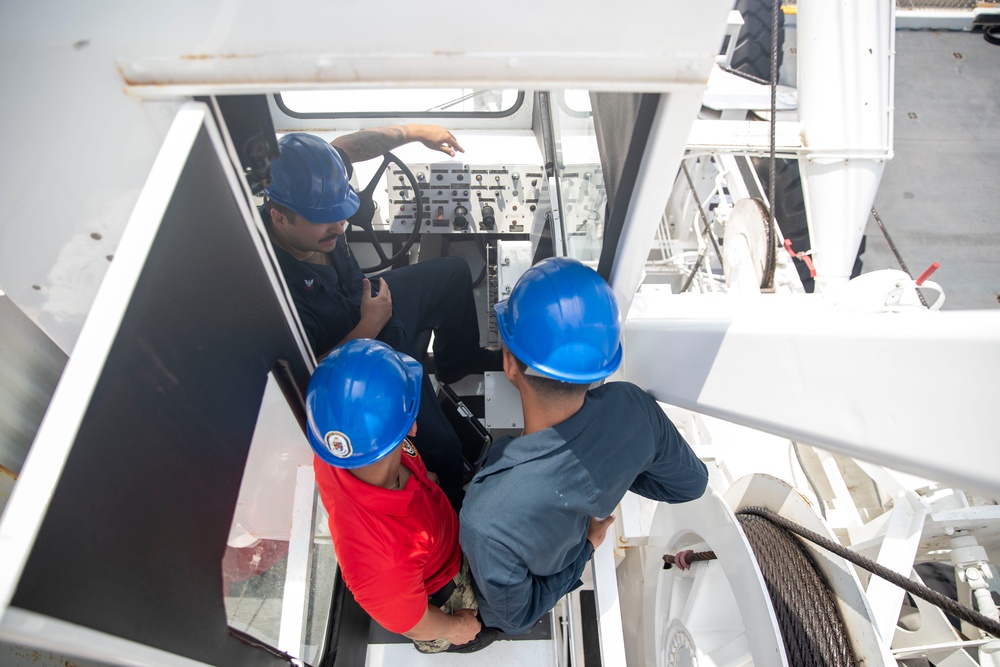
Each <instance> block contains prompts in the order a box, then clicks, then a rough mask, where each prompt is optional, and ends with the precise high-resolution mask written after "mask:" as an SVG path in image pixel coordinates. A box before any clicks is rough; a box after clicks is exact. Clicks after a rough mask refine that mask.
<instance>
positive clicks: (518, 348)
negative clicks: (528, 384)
mask: <svg viewBox="0 0 1000 667" xmlns="http://www.w3.org/2000/svg"><path fill="white" fill-rule="evenodd" d="M493 310H494V311H495V312H496V315H497V326H498V328H499V329H500V337H501V338H503V342H504V344H505V345H506V346H507V349H509V350H510V351H511V352H512V353H513V354H514V356H515V357H517V358H518V359H520V360H521V361H523V362H524V363H525V364H527V366H528V367H529V368H532V369H534V370H535V371H537V372H538V373H540V374H542V375H544V376H546V377H550V378H553V379H555V380H561V381H563V382H572V383H574V384H589V383H591V382H595V381H597V380H600V379H602V378H606V377H607V376H609V375H611V374H612V373H614V372H615V369H616V368H618V365H619V364H620V363H621V360H622V346H621V333H622V324H621V313H620V312H619V310H618V303H617V302H616V301H615V295H614V293H613V292H612V291H611V287H610V286H609V285H608V283H607V282H605V280H604V279H603V278H601V276H600V275H598V273H597V272H596V271H594V270H593V269H591V268H590V267H588V266H584V265H583V264H581V263H580V262H578V261H577V260H575V259H570V258H568V257H552V258H549V259H546V260H543V261H541V262H539V263H538V264H535V265H534V266H532V267H531V268H530V269H528V270H527V271H525V272H524V275H522V276H521V278H520V279H519V280H518V281H517V284H516V285H514V290H513V291H512V292H511V294H510V298H509V299H506V300H504V301H501V302H499V303H497V304H496V305H495V306H494V307H493Z"/></svg>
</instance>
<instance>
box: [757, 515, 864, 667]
mask: <svg viewBox="0 0 1000 667" xmlns="http://www.w3.org/2000/svg"><path fill="white" fill-rule="evenodd" d="M737 519H738V520H739V522H740V526H741V527H742V528H743V532H744V534H745V535H746V537H747V541H749V542H750V546H751V547H752V548H753V552H754V556H755V557H756V559H757V565H758V567H759V568H760V571H761V574H762V576H763V577H764V582H765V584H766V585H767V591H768V594H769V596H770V598H771V605H772V608H773V609H774V614H775V617H776V619H777V621H778V627H779V629H780V630H781V637H782V641H783V643H784V645H785V653H786V654H787V657H788V664H789V665H795V666H796V667H856V665H857V660H856V658H855V656H854V652H853V649H852V648H851V644H850V637H849V635H848V633H847V630H846V628H845V627H844V621H843V619H842V618H841V616H840V612H839V610H838V609H837V606H836V603H835V601H834V597H833V594H832V593H831V591H830V589H829V587H828V586H827V584H826V582H825V581H824V580H823V578H822V576H821V575H820V573H819V571H818V570H817V569H816V566H815V564H814V563H813V561H812V559H811V558H810V557H809V555H808V553H807V552H806V550H805V549H804V548H803V546H802V544H801V543H799V542H798V540H796V539H794V538H793V537H792V536H791V535H789V534H788V532H787V531H785V530H782V529H781V528H779V527H778V526H776V525H774V524H773V523H771V522H770V521H768V520H767V519H766V518H763V517H760V516H757V515H754V514H744V513H738V514H737Z"/></svg>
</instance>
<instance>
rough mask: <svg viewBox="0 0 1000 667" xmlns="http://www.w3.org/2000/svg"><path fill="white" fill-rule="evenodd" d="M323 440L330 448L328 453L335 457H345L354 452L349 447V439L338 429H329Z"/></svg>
mask: <svg viewBox="0 0 1000 667" xmlns="http://www.w3.org/2000/svg"><path fill="white" fill-rule="evenodd" d="M324 442H326V448H327V449H328V450H330V453H331V454H333V455H334V456H336V457H337V458H340V459H346V458H347V457H348V456H350V455H351V454H352V453H353V452H354V449H353V448H352V447H351V439H350V438H348V437H347V436H346V435H344V434H343V433H341V432H340V431H330V432H329V433H327V434H326V438H324Z"/></svg>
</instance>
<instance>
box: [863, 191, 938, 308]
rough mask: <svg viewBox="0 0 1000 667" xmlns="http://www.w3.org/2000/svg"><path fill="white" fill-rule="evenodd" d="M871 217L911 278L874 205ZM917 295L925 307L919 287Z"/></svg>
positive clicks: (904, 271) (925, 302)
mask: <svg viewBox="0 0 1000 667" xmlns="http://www.w3.org/2000/svg"><path fill="white" fill-rule="evenodd" d="M872 217H873V218H875V222H876V224H878V228H879V229H881V230H882V236H884V237H885V240H886V243H888V244H889V249H890V250H892V254H893V255H895V256H896V261H897V262H899V266H900V268H901V269H903V273H905V274H906V275H908V276H910V278H911V279H912V278H913V274H912V273H910V270H909V269H908V268H907V267H906V262H904V261H903V256H902V255H901V254H899V249H898V248H896V244H895V243H893V241H892V237H891V236H889V230H888V229H886V228H885V225H884V224H883V223H882V218H881V217H880V216H879V214H878V211H876V210H875V207H874V206H872ZM917 296H918V297H919V298H920V303H922V304H924V308H927V299H925V298H924V295H923V292H921V291H920V289H917Z"/></svg>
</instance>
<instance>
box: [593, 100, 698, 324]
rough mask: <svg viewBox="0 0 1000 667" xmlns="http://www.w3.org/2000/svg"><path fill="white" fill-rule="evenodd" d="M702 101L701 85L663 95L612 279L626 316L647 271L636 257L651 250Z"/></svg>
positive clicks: (633, 196) (637, 180)
mask: <svg viewBox="0 0 1000 667" xmlns="http://www.w3.org/2000/svg"><path fill="white" fill-rule="evenodd" d="M700 105H701V90H700V89H699V90H696V91H694V92H690V91H689V92H685V93H674V94H670V95H663V96H662V97H661V98H660V103H659V105H658V107H657V110H656V116H655V118H654V119H653V125H652V127H651V128H650V136H649V139H648V141H647V142H646V149H645V152H644V154H643V157H642V162H641V163H640V165H639V172H638V174H637V176H636V182H635V189H634V190H633V193H632V199H631V200H630V201H629V207H628V212H627V213H626V217H625V225H624V229H623V230H622V233H621V237H620V239H619V241H618V247H617V249H616V251H615V262H614V265H613V266H612V268H611V276H610V279H609V280H608V282H609V284H610V285H611V287H612V288H613V289H614V292H615V298H616V299H617V300H618V305H619V307H620V308H621V311H622V317H625V316H626V315H627V314H628V310H629V306H630V304H631V303H632V298H633V296H634V295H635V291H636V289H637V288H638V287H639V283H641V282H642V279H643V277H644V270H643V263H642V262H641V261H636V258H639V257H648V256H649V250H650V248H652V246H653V238H654V236H655V232H656V228H657V226H658V225H659V224H660V218H661V217H662V216H663V211H664V210H665V209H666V206H667V199H668V198H669V196H670V188H669V187H666V186H665V184H669V183H671V182H673V180H674V178H675V177H676V176H677V169H678V165H679V164H680V161H681V158H682V157H683V155H684V146H685V141H686V139H687V136H688V131H689V130H690V128H691V123H692V121H693V119H694V116H695V114H696V113H697V109H698V107H699V106H700Z"/></svg>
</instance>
